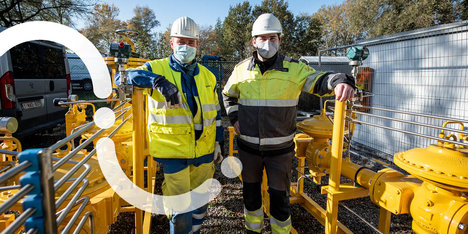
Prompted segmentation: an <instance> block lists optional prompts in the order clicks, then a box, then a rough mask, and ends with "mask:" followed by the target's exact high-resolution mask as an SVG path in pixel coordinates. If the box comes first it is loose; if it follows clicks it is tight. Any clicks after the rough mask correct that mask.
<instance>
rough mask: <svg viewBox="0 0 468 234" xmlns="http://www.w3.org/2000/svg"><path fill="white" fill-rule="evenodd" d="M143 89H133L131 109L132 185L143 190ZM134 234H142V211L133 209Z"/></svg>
mask: <svg viewBox="0 0 468 234" xmlns="http://www.w3.org/2000/svg"><path fill="white" fill-rule="evenodd" d="M143 100H144V97H143V89H141V88H137V87H133V94H132V109H133V183H134V184H135V185H136V186H138V187H140V188H141V189H145V188H144V174H143V170H144V167H143V166H144V165H143V160H144V157H143V156H144V155H143V150H144V148H145V145H144V143H145V129H144V127H145V113H144V109H143V104H144V101H143ZM135 233H136V234H142V233H143V211H142V210H139V209H135Z"/></svg>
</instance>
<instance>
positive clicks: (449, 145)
mask: <svg viewBox="0 0 468 234" xmlns="http://www.w3.org/2000/svg"><path fill="white" fill-rule="evenodd" d="M447 124H459V125H460V130H461V131H464V130H465V126H464V125H463V123H462V122H459V121H447V122H444V124H443V125H442V127H444V128H445V127H446V126H447ZM439 138H442V139H446V140H452V141H457V137H456V136H455V135H454V134H449V135H446V134H445V130H443V129H442V130H441V131H440V133H439ZM458 139H460V140H465V141H467V140H468V136H464V135H463V133H458ZM437 145H439V146H443V147H447V148H451V149H455V148H466V147H465V146H463V145H455V144H453V143H449V142H444V141H438V142H437Z"/></svg>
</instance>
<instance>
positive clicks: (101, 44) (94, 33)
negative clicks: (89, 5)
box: [80, 4, 126, 53]
mask: <svg viewBox="0 0 468 234" xmlns="http://www.w3.org/2000/svg"><path fill="white" fill-rule="evenodd" d="M118 14H119V9H118V8H117V7H116V6H114V5H108V4H96V5H95V6H94V11H93V13H92V17H91V19H90V20H89V24H88V25H87V26H85V28H83V29H82V30H80V32H81V33H82V34H83V35H84V36H85V37H87V38H88V40H90V41H91V42H92V43H93V44H94V45H95V46H96V48H97V49H98V50H99V51H100V52H101V53H107V52H108V51H109V44H110V43H111V42H115V41H117V40H118V35H117V34H115V31H116V30H117V29H124V28H126V23H125V22H122V21H120V20H118V19H117V16H118Z"/></svg>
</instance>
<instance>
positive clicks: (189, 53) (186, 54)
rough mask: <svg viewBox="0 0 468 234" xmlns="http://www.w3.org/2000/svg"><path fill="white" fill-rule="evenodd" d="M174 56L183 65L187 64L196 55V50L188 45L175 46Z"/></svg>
mask: <svg viewBox="0 0 468 234" xmlns="http://www.w3.org/2000/svg"><path fill="white" fill-rule="evenodd" d="M174 47H175V48H174V56H175V57H176V58H177V59H178V60H179V61H181V62H183V63H189V62H191V61H192V60H193V59H194V58H195V55H196V54H197V48H195V47H191V46H188V45H175V46H174Z"/></svg>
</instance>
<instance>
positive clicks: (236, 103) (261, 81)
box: [223, 13, 355, 233]
mask: <svg viewBox="0 0 468 234" xmlns="http://www.w3.org/2000/svg"><path fill="white" fill-rule="evenodd" d="M281 35H282V27H281V23H280V22H279V20H278V19H277V18H276V17H275V16H274V15H273V14H270V13H267V14H262V15H260V16H259V17H258V18H257V20H256V21H255V22H254V24H253V27H252V45H253V47H254V48H255V51H254V52H253V55H252V57H250V58H247V59H245V60H244V61H242V62H240V63H239V64H237V65H236V67H235V68H234V71H233V73H232V74H231V76H230V78H229V80H228V82H227V83H226V85H225V87H224V90H223V96H224V97H223V98H224V105H225V107H226V111H227V113H228V116H229V119H230V121H231V123H232V124H233V125H234V128H235V131H236V133H237V134H238V135H239V138H238V139H237V145H238V148H239V158H240V160H241V162H242V165H243V170H242V180H243V198H244V217H245V227H246V228H247V232H250V233H260V232H261V231H262V226H263V218H264V217H263V204H262V195H261V182H262V175H263V169H264V168H265V169H266V175H267V177H268V192H269V194H270V204H269V205H270V214H271V215H270V224H271V230H272V232H273V233H289V232H290V230H291V215H290V208H289V189H290V181H291V169H292V159H293V156H294V154H295V152H294V142H293V138H294V135H295V134H296V132H295V131H296V115H297V104H298V99H299V95H300V93H301V91H304V92H309V93H313V94H318V95H324V94H330V93H332V92H333V91H334V92H335V95H336V98H337V99H338V100H340V101H345V100H347V99H350V98H352V97H353V95H354V88H355V84H354V79H353V78H352V77H351V76H348V75H346V74H340V73H329V72H316V71H315V70H314V69H313V68H311V67H309V66H307V65H306V64H303V63H302V62H298V61H297V60H294V59H292V58H289V57H286V56H284V55H282V54H280V53H279V52H278V51H279V48H280V45H281Z"/></svg>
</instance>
